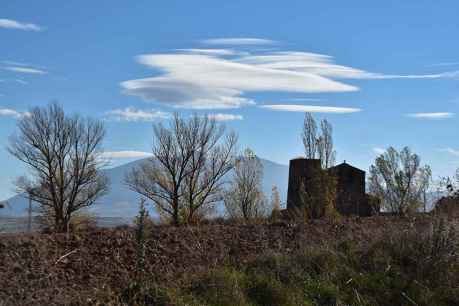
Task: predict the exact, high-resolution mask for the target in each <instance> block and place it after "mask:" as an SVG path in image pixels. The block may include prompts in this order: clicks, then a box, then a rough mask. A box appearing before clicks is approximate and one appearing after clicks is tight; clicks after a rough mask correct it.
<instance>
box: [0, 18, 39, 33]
mask: <svg viewBox="0 0 459 306" xmlns="http://www.w3.org/2000/svg"><path fill="white" fill-rule="evenodd" d="M0 28H4V29H14V30H24V31H37V32H38V31H42V30H43V28H42V27H40V26H38V25H36V24H33V23H23V22H19V21H16V20H11V19H0Z"/></svg>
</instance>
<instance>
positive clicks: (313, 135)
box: [302, 113, 336, 169]
mask: <svg viewBox="0 0 459 306" xmlns="http://www.w3.org/2000/svg"><path fill="white" fill-rule="evenodd" d="M332 134H333V128H332V126H331V124H330V122H328V121H327V120H326V119H324V120H322V121H321V122H320V131H319V132H318V131H317V123H316V121H315V119H314V117H312V115H311V114H310V113H306V115H305V117H304V124H303V132H302V140H303V145H304V152H305V155H306V158H310V159H320V160H321V164H322V168H324V169H326V168H329V167H332V166H334V165H335V157H336V152H335V150H334V149H333V137H332Z"/></svg>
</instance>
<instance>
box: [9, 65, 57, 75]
mask: <svg viewBox="0 0 459 306" xmlns="http://www.w3.org/2000/svg"><path fill="white" fill-rule="evenodd" d="M3 69H5V70H8V71H12V72H18V73H27V74H47V73H48V72H46V71H44V70H41V69H37V68H32V67H14V66H8V67H4V68H3Z"/></svg>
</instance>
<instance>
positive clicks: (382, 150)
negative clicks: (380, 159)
mask: <svg viewBox="0 0 459 306" xmlns="http://www.w3.org/2000/svg"><path fill="white" fill-rule="evenodd" d="M373 152H375V153H376V154H378V155H381V154H384V153H386V149H383V148H380V147H374V148H373Z"/></svg>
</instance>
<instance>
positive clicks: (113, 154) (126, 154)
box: [101, 151, 153, 159]
mask: <svg viewBox="0 0 459 306" xmlns="http://www.w3.org/2000/svg"><path fill="white" fill-rule="evenodd" d="M152 155H153V154H152V153H149V152H142V151H107V152H103V153H102V154H101V157H102V158H107V159H111V158H146V157H151V156H152Z"/></svg>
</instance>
